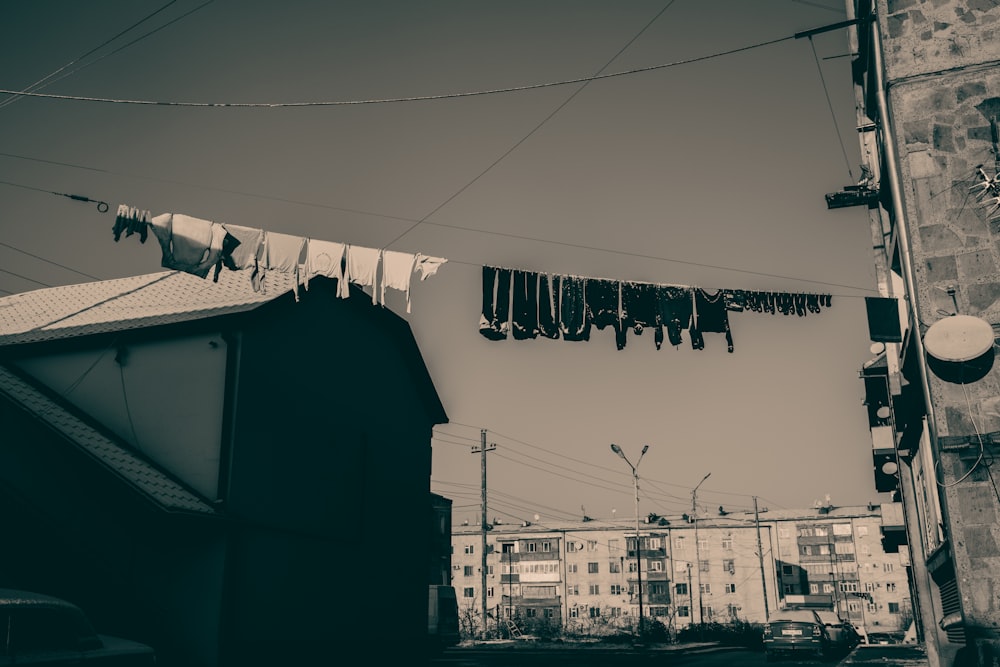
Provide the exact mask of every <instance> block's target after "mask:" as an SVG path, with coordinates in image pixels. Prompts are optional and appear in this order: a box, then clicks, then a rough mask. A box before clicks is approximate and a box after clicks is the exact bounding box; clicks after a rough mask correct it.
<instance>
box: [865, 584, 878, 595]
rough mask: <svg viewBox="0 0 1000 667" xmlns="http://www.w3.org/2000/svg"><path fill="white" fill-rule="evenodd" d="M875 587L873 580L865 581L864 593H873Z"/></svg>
mask: <svg viewBox="0 0 1000 667" xmlns="http://www.w3.org/2000/svg"><path fill="white" fill-rule="evenodd" d="M875 588H876V586H875V582H873V581H866V582H865V592H866V593H873V592H875Z"/></svg>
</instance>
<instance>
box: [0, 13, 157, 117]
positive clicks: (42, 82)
mask: <svg viewBox="0 0 1000 667" xmlns="http://www.w3.org/2000/svg"><path fill="white" fill-rule="evenodd" d="M175 2H177V0H170V1H169V2H168V3H167V4H165V5H163V6H162V7H160V8H159V9H157V10H156V11H154V12H153V13H151V14H147V15H146V17H145V18H142V19H140V20H139V21H137V22H135V23H133V24H132V25H130V26H129V27H127V28H125V29H124V30H122V31H121V32H119V33H118V34H116V35H115V36H114V37H111V38H109V39H106V40H104V41H103V42H101V43H100V44H98V45H97V46H95V47H94V48H92V49H91V50H89V51H87V52H86V53H84V54H83V55H80V56H77V57H76V58H75V59H73V60H71V61H69V62H68V63H66V64H65V65H63V66H62V67H60V68H58V69H57V70H55V71H53V72H51V73H49V74H46V75H45V76H43V77H42V78H41V79H39V80H38V81H35V82H34V83H33V84H31V85H29V86H28V87H27V88H25V89H24V90H25V91H26V92H31V91H34V90H38V89H39V88H44V87H45V86H47V85H49V84H51V83H55V81H58V80H60V79H62V78H64V77H59V79H56V80H55V81H48V79H51V78H52V77H53V76H55V75H57V74H59V73H60V72H62V71H63V70H65V69H66V68H67V67H71V66H72V65H74V64H76V63H78V62H79V61H81V60H83V59H84V58H86V57H87V56H89V55H91V54H92V53H94V52H95V51H98V50H100V49H102V48H103V47H105V46H107V45H108V44H110V43H111V42H113V41H115V40H116V39H118V38H119V37H121V36H122V35H124V34H125V33H127V32H129V31H130V30H132V29H133V28H135V27H137V26H139V25H140V24H142V23H145V22H146V21H148V20H149V19H151V18H153V17H154V16H156V15H157V14H159V13H160V12H162V11H163V10H165V9H166V8H167V7H169V6H170V5H172V4H174V3H175ZM102 58H103V57H102ZM73 73H75V71H74V72H70V73H69V74H73ZM66 76H68V74H67V75H66ZM46 81H48V83H46ZM19 99H21V95H14V96H13V97H8V98H7V99H5V100H4V101H3V102H0V109H2V108H3V107H5V106H8V105H10V104H13V103H14V102H16V101H17V100H19Z"/></svg>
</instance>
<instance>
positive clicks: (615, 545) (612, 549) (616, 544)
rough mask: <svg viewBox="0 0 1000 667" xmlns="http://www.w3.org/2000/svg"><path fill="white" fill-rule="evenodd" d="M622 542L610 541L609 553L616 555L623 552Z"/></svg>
mask: <svg viewBox="0 0 1000 667" xmlns="http://www.w3.org/2000/svg"><path fill="white" fill-rule="evenodd" d="M621 549H622V547H621V540H608V551H610V552H611V553H614V552H616V551H621Z"/></svg>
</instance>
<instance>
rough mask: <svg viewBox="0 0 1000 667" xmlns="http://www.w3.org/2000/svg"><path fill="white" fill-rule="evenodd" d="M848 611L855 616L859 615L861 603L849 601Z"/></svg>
mask: <svg viewBox="0 0 1000 667" xmlns="http://www.w3.org/2000/svg"><path fill="white" fill-rule="evenodd" d="M847 611H849V612H851V613H855V614H856V613H858V612H859V611H861V603H860V602H858V601H857V600H848V601H847Z"/></svg>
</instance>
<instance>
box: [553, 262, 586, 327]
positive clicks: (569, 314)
mask: <svg viewBox="0 0 1000 667" xmlns="http://www.w3.org/2000/svg"><path fill="white" fill-rule="evenodd" d="M558 309H559V311H558V312H559V330H560V332H561V333H562V337H563V340H568V341H581V340H590V311H589V310H588V308H587V279H586V278H578V277H576V276H560V278H559V303H558Z"/></svg>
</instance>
